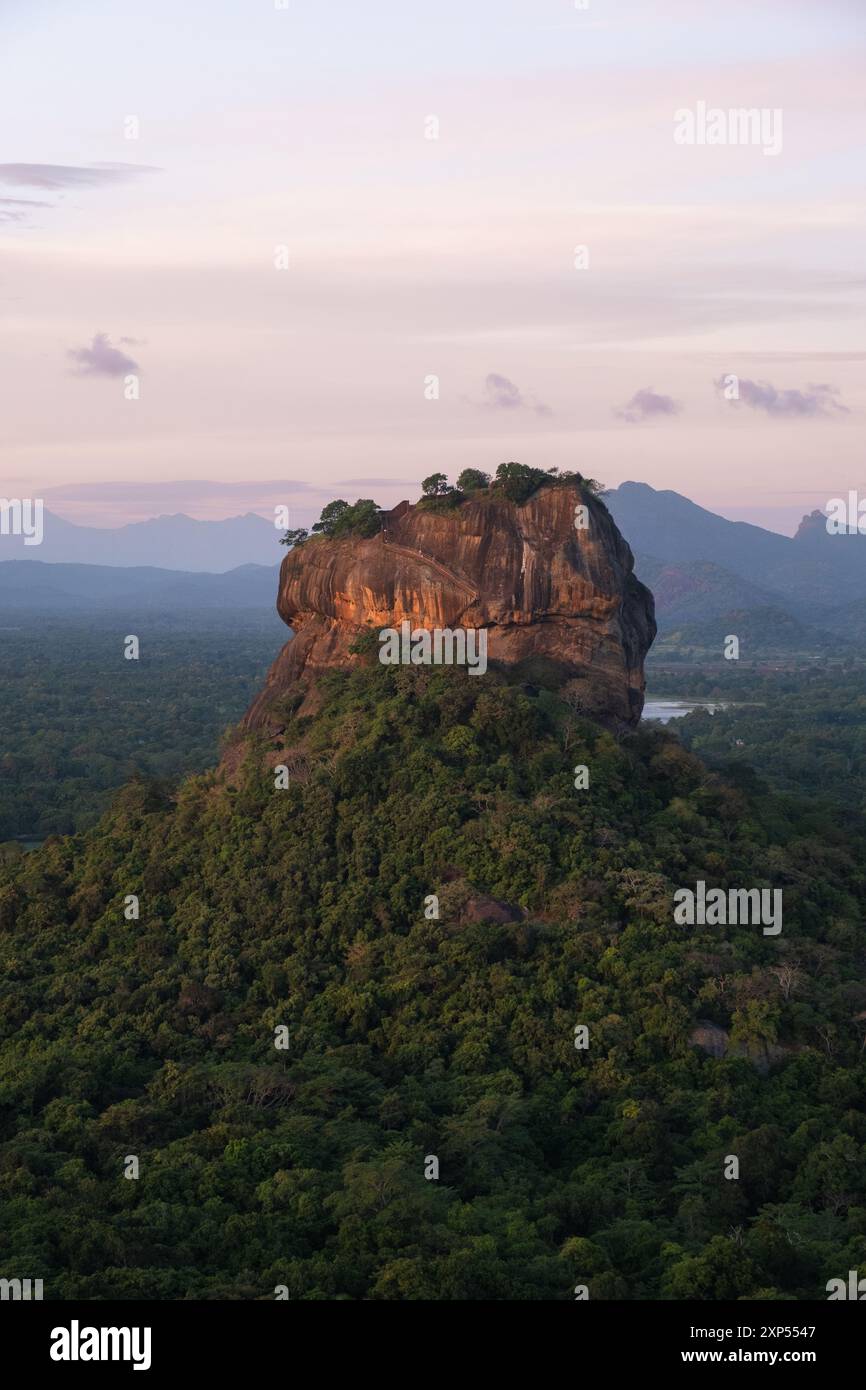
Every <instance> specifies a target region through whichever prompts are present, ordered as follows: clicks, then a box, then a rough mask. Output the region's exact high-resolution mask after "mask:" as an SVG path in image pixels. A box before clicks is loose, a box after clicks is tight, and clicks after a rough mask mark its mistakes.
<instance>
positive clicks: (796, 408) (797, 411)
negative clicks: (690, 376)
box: [713, 376, 850, 418]
mask: <svg viewBox="0 0 866 1390" xmlns="http://www.w3.org/2000/svg"><path fill="white" fill-rule="evenodd" d="M736 380H737V390H738V393H739V394H738V396H737V397H736V398H735V399H736V400H740V401H742V402H743V403H744V405H747V406H749V408H750V409H751V410H763V411H766V413H767V415H774V416H777V417H778V416H781V417H786V416H787V417H788V418H791V417H797V416H815V415H832V414H833V412H834V410H835V411H839V412H841V413H842V414H845V415H847V414H849V413H850V412H849V410H848V407H847V405H842V404H841V402H840V401H835V400H834V399H833V397H834V396H837V395H838V394H839V392H838V389H837V387H835V386H829V385H828V384H827V383H826V382H824V383H814V382H810V383H809V384H808V385H807V386H806V387H805V388H804V389H803V390H802V391H801V390H798V389H797V388H796V387H788V388H786V389H785V390H783V391H780V390H779V389H778V388H777V387H775V386H773V385H772V384H771V383H770V382H769V381H750V380H749V378H748V377H742V376H741V377H738V378H736ZM730 382H731V378H730V377H727V376H720V377H719V378H718V379H717V380H716V381H715V382H714V383H713V385H714V386H715V388H716V390H717V391H719V392H725V391H726V390H727V389H728V387H729V384H730ZM727 399H731V398H730V397H729V396H728V397H727ZM732 404H733V401H732Z"/></svg>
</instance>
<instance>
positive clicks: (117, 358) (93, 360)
mask: <svg viewBox="0 0 866 1390" xmlns="http://www.w3.org/2000/svg"><path fill="white" fill-rule="evenodd" d="M67 356H68V357H71V358H72V360H73V362H77V363H78V366H79V371H78V373H77V375H78V376H123V375H124V374H125V373H126V372H137V371H138V363H137V362H136V361H135V360H134V359H133V358H132V357H127V355H126V353H125V352H121V351H120V348H116V347H112V346H111V340H110V338H109V336H108V334H107V333H95V334H94V337H93V342H92V343H91V344H90V347H82V348H70V349H69V352H68V353H67Z"/></svg>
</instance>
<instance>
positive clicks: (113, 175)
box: [0, 0, 866, 531]
mask: <svg viewBox="0 0 866 1390" xmlns="http://www.w3.org/2000/svg"><path fill="white" fill-rule="evenodd" d="M74 9H75V13H74V14H73V13H69V12H65V13H61V12H58V10H57V7H56V6H54V5H49V4H47V3H45V0H30V3H28V4H27V5H25V4H23V3H21V4H19V3H17V0H12V3H11V4H8V5H4V9H3V13H2V16H0V42H2V43H3V49H4V53H5V55H6V58H7V67H8V72H9V77H8V80H6V81H4V90H3V92H2V94H0V102H2V104H3V106H4V107H5V108H6V109H5V110H4V112H3V115H4V117H5V119H4V120H3V129H4V132H5V135H6V139H5V142H4V152H3V154H2V156H0V312H2V319H3V327H4V332H3V334H2V340H0V372H2V380H3V385H4V392H3V398H4V399H3V412H2V424H0V429H2V440H3V446H4V447H3V463H2V469H0V489H2V494H3V495H7V496H12V495H15V496H23V495H28V496H29V495H43V496H45V498H46V502H47V503H48V505H49V506H50V507H51V508H52V509H53V510H56V511H58V512H59V513H60V514H61V515H64V516H67V517H68V518H69V519H70V520H77V521H87V522H95V523H97V524H116V523H117V522H119V521H122V520H125V519H135V518H138V517H141V516H144V515H153V514H155V513H159V512H163V511H180V510H184V511H188V512H189V513H191V514H192V515H196V516H216V515H220V516H227V515H234V514H237V513H238V512H243V511H247V510H263V511H267V510H268V509H269V508H270V507H271V506H272V505H273V504H274V502H275V501H283V502H286V503H288V504H289V505H290V507H291V508H292V512H293V516H294V517H295V518H296V519H297V521H298V523H299V524H303V523H304V522H306V521H309V520H310V519H311V517H313V516H315V515H317V514H318V510H319V509H320V507H321V505H322V503H323V502H324V501H327V500H328V499H329V498H330V497H332V496H335V495H344V496H347V497H349V498H350V500H351V499H352V498H353V497H354V496H358V495H361V496H375V497H376V499H377V500H378V501H380V502H382V503H386V504H387V503H390V502H393V501H396V500H398V499H399V498H400V497H403V496H411V495H412V494H413V490H414V491H416V492H417V483H418V481H419V480H420V479H421V478H422V477H424V476H425V475H426V474H427V473H429V472H432V471H434V470H438V469H441V470H443V471H445V472H447V473H449V474H450V475H451V476H452V477H454V476H456V474H457V473H458V472H459V471H460V470H461V469H462V468H464V467H467V466H478V467H481V468H484V469H486V470H488V471H492V470H493V469H495V467H496V465H497V463H499V462H501V461H503V460H505V459H519V460H521V461H523V462H527V463H532V464H534V465H537V466H540V467H550V466H552V465H559V466H562V467H569V468H574V467H577V468H581V469H583V471H585V472H587V473H589V474H591V475H593V476H595V477H599V478H601V479H602V480H603V481H605V482H606V483H607V484H609V485H615V484H617V483H619V482H620V481H622V480H623V479H626V478H635V479H640V480H643V481H646V482H648V483H650V484H652V485H653V486H656V487H668V488H674V489H676V490H677V491H680V492H683V493H686V494H687V495H688V496H690V497H693V498H694V499H695V500H696V501H699V502H701V503H702V504H703V505H705V506H709V507H712V508H714V509H716V510H719V511H721V512H723V513H724V514H726V515H729V516H736V517H745V518H748V519H753V520H757V521H759V522H760V523H762V524H765V525H771V526H775V527H776V528H777V529H780V530H788V531H790V530H792V529H793V528H794V526H795V524H796V519H797V517H799V516H800V515H801V514H802V513H803V512H804V511H808V510H811V509H812V508H813V507H815V506H823V505H824V504H825V502H826V500H827V498H828V497H829V496H832V495H834V494H835V493H838V492H840V491H842V492H844V491H847V489H849V488H860V489H861V490H862V489H863V488H864V486H866V465H864V461H863V449H862V442H863V433H862V420H863V418H864V416H863V412H864V408H866V390H864V384H863V380H864V371H863V368H864V361H866V342H864V334H863V326H862V325H863V322H864V313H863V310H864V303H863V300H864V284H866V280H864V275H863V266H862V262H863V247H864V244H866V236H864V233H866V209H864V197H863V192H862V180H861V178H860V176H859V172H858V171H859V170H860V169H862V164H863V144H864V125H866V122H864V98H863V92H864V83H863V72H864V20H866V13H864V7H863V6H862V5H860V4H855V3H853V2H852V3H848V0H828V3H824V4H823V5H821V6H816V5H814V4H801V3H796V2H795V0H792V3H785V4H782V3H779V4H770V3H767V2H766V0H763V2H762V0H756V3H753V4H745V3H738V2H737V3H732V4H728V5H726V6H724V7H710V6H707V7H702V6H699V5H697V6H696V5H693V4H688V5H686V4H673V5H672V4H670V3H664V4H662V3H655V0H644V3H642V4H640V5H638V4H635V3H621V4H607V3H603V0H593V3H591V5H590V7H589V8H588V9H587V10H578V9H577V8H576V7H575V5H574V4H573V3H569V0H525V2H524V0H502V2H501V3H494V0H477V3H473V5H471V6H468V5H466V4H457V3H452V0H447V2H446V3H440V4H438V5H437V6H435V7H433V8H432V9H430V8H429V7H427V6H421V5H411V4H410V5H406V4H404V5H402V6H398V5H397V4H396V3H391V2H390V0H388V3H386V0H380V3H371V4H369V5H365V6H363V7H359V6H357V5H354V4H351V3H349V0H345V3H337V4H331V5H328V6H320V5H313V4H312V3H305V0H290V4H289V7H288V9H287V10H285V11H281V10H277V9H276V8H275V7H274V6H273V4H271V3H268V0H263V3H261V4H254V5H248V4H243V5H241V4H239V3H234V2H233V0H190V3H189V4H186V5H184V6H183V8H182V11H180V12H179V11H178V7H177V6H176V4H174V3H173V0H172V3H169V0H152V3H151V4H149V5H148V6H147V7H139V6H117V5H114V4H109V3H108V0H83V2H82V3H81V4H78V5H76V6H75V7H74ZM704 10H705V13H700V12H701V11H704ZM696 11H698V13H696ZM179 16H180V17H179ZM699 101H705V102H707V103H709V104H710V105H712V106H717V107H721V108H728V107H741V106H750V107H751V106H754V107H767V108H770V109H778V110H780V111H781V112H782V114H783V131H784V141H783V147H782V150H781V152H780V153H779V154H778V155H777V156H775V157H772V156H771V157H768V156H766V155H765V154H764V153H763V151H762V149H761V148H757V147H748V146H738V147H733V146H732V147H726V148H718V147H714V148H710V147H706V146H704V147H695V146H692V147H683V146H680V145H677V144H676V143H675V141H674V139H673V129H674V111H675V110H676V109H677V108H692V107H694V106H695V104H696V103H697V102H699ZM431 116H435V117H436V119H437V120H438V123H439V130H438V139H435V140H431V139H426V138H425V131H426V132H428V133H429V131H430V128H431V126H430V121H429V118H430V117H431ZM130 117H135V118H136V120H137V122H138V130H137V138H136V139H128V138H126V133H127V132H128V131H129V130H130V123H129V118H130ZM13 132H14V135H13ZM119 166H127V167H119ZM128 166H132V167H128ZM52 171H53V172H52ZM88 171H89V172H88ZM577 245H585V246H587V247H588V250H589V268H588V269H585V270H577V269H575V267H574V248H575V247H576V246H577ZM280 246H286V247H287V248H288V262H289V265H288V269H287V270H281V269H277V268H275V265H274V255H275V248H277V247H280ZM98 334H104V335H106V337H105V338H104V339H98V338H97V337H96V335H98ZM74 353H78V354H79V355H78V356H77V357H76V356H71V355H70V354H74ZM114 353H118V354H120V356H114ZM124 359H127V361H128V363H131V364H134V366H135V371H136V374H137V375H138V376H139V378H140V399H138V400H127V399H125V398H124V379H125V376H126V375H127V372H126V371H124V370H123V362H124ZM115 369H116V370H115ZM731 372H734V373H737V374H738V375H739V376H740V377H741V378H742V379H744V380H748V381H751V382H754V383H764V384H765V386H764V387H762V388H761V389H760V390H758V391H756V393H755V401H756V403H753V404H751V405H750V404H747V403H745V402H744V401H742V400H741V401H740V402H739V403H738V404H736V405H734V406H731V405H730V404H729V403H727V402H725V401H724V400H721V399H720V398H719V395H718V393H717V391H716V390H715V388H714V385H713V383H714V381H716V380H717V379H718V378H719V377H720V376H722V375H724V374H727V373H731ZM491 374H494V375H496V376H499V377H502V378H505V379H507V381H508V382H510V383H512V384H513V386H514V388H516V392H512V393H511V394H510V395H507V394H506V395H503V394H502V393H501V392H499V393H497V392H495V391H493V392H491V390H490V388H489V387H487V386H485V382H486V381H487V379H488V378H489V377H490V376H491ZM431 375H435V376H437V377H438V378H439V397H438V399H436V400H428V399H425V393H424V386H425V379H426V378H428V377H429V376H431ZM822 386H829V387H832V388H833V389H834V392H835V394H827V393H823V394H822V393H821V392H820V390H818V389H817V388H820V387H822ZM770 388H775V389H776V391H777V392H779V393H785V392H788V393H793V394H789V395H788V396H785V395H781V396H779V397H778V400H779V401H780V402H781V404H780V405H779V406H778V407H777V408H776V409H775V410H772V409H769V408H767V404H766V402H767V401H768V400H769V399H770V394H769V391H770ZM643 391H650V392H653V393H655V394H656V395H657V396H659V397H667V398H669V399H670V401H672V402H673V403H674V405H673V407H672V408H671V409H670V410H669V411H668V412H667V413H663V412H661V411H660V412H658V413H654V414H650V415H648V416H647V418H645V419H638V420H637V421H633V422H631V423H630V422H629V421H628V420H627V419H624V418H622V415H621V414H618V413H617V412H621V411H623V408H624V407H625V406H626V404H627V402H629V401H630V400H632V398H633V397H634V396H635V394H636V393H638V392H643ZM840 406H841V407H844V408H841V409H840V408H839V407H840ZM626 413H628V412H626ZM197 480H199V481H201V480H210V481H211V482H212V483H215V484H218V485H220V484H231V485H232V486H230V487H224V486H216V487H210V488H201V487H196V486H195V484H196V481H197ZM289 480H292V481H291V482H290V481H289ZM368 480H375V482H371V481H368ZM179 481H183V484H184V485H183V486H182V487H178V486H176V484H177V483H178V482H179ZM81 484H95V485H97V486H95V487H90V488H81V487H79V486H77V485H81ZM160 484H164V485H165V486H164V487H163V488H160V487H159V486H157V485H160ZM119 485H122V486H119ZM138 485H141V486H138ZM234 485H238V486H234ZM52 490H54V491H52ZM58 490H59V491H58Z"/></svg>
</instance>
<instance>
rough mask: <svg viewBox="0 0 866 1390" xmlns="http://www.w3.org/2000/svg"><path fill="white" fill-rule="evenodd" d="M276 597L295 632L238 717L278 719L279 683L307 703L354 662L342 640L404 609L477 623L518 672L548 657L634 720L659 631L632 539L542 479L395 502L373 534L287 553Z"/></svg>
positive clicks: (432, 618) (586, 701) (601, 708)
mask: <svg viewBox="0 0 866 1390" xmlns="http://www.w3.org/2000/svg"><path fill="white" fill-rule="evenodd" d="M581 506H585V507H586V508H587V512H588V515H586V516H584V517H581V516H580V513H579V511H578V510H577V509H579V508H580V507H581ZM580 520H583V521H585V523H586V524H585V525H584V526H582V527H581V526H580V525H579V524H576V522H579V521H580ZM277 608H278V611H279V613H280V615H281V617H282V618H283V619H284V620H285V622H286V623H287V624H288V625H289V626H290V627H291V628H292V630H293V632H294V636H293V637H292V639H291V640H290V641H289V642H288V643H287V644H286V646H285V647H284V648H283V650H282V652H281V653H280V655H279V656H278V658H277V660H276V661H275V662H274V664H273V666H272V667H271V670H270V672H269V674H268V678H267V682H266V685H265V687H264V689H263V691H262V692H261V694H260V695H259V696H258V698H257V699H256V700H255V701H254V703H253V705H252V706H251V708H250V710H249V711H248V713H247V715H246V718H245V721H244V722H245V725H246V727H247V728H250V729H261V730H263V731H266V732H277V731H278V726H279V724H280V722H281V720H282V722H284V720H285V715H284V714H282V715H281V714H280V712H279V711H278V709H277V706H278V705H279V703H280V696H281V695H285V694H286V693H287V692H289V691H290V690H291V691H293V692H295V695H296V696H297V695H298V694H299V693H302V696H303V702H302V704H301V705H300V709H301V710H302V712H304V713H309V712H311V711H312V710H314V709H315V708H316V705H317V703H318V700H317V693H316V679H317V676H318V675H319V674H320V673H321V672H322V671H325V670H330V669H332V668H334V667H342V666H350V665H352V663H354V662H356V661H358V660H359V659H360V658H359V657H358V656H357V655H355V654H353V653H352V652H351V651H350V648H351V647H352V645H353V644H354V643H355V642H356V641H357V639H358V637H359V636H360V635H361V634H362V633H363V632H364V630H365V629H368V628H369V627H371V626H372V628H373V629H375V630H379V629H385V628H396V627H399V625H400V624H401V622H402V621H403V620H404V619H406V620H408V621H409V622H410V623H411V624H412V626H413V628H427V629H434V628H451V629H455V628H464V629H484V630H485V631H486V634H487V653H488V662H489V663H490V664H491V665H493V664H494V663H497V662H499V663H505V664H507V665H509V666H525V668H526V670H527V679H531V672H532V669H533V667H534V668H535V669H538V667H539V663H540V662H541V663H543V664H544V665H545V668H549V669H552V668H553V667H555V668H556V669H557V670H558V671H560V672H561V675H562V679H563V681H566V680H571V681H574V680H577V681H578V682H579V686H578V687H577V688H578V689H579V696H580V701H581V706H582V708H583V709H584V710H585V711H586V712H587V714H589V715H590V716H592V717H594V718H597V719H599V720H602V721H604V722H606V723H609V724H611V725H614V726H617V725H619V726H626V725H634V724H636V723H637V722H638V720H639V719H640V714H641V709H642V708H643V699H644V685H645V682H644V673H643V662H644V657H645V656H646V653H647V651H648V649H649V647H650V644H651V643H652V640H653V638H654V636H655V631H656V625H655V617H654V605H653V598H652V594H651V593H650V592H649V590H648V589H646V588H645V587H644V585H643V584H641V583H640V582H639V581H638V580H637V579H636V578H635V576H634V573H633V559H632V553H631V550H630V549H629V547H628V545H627V544H626V542H625V541H624V540H623V538H622V536H621V534H620V532H619V531H618V530H617V527H616V525H615V523H614V521H613V519H612V517H611V516H610V514H609V513H608V511H607V509H606V508H605V506H604V505H603V504H602V503H601V502H599V501H597V500H596V499H595V498H592V497H590V496H588V495H585V494H583V493H582V492H581V491H580V490H579V489H578V488H577V487H548V488H543V489H542V490H541V491H539V492H537V493H536V494H535V495H534V496H533V497H531V498H530V499H529V501H527V502H525V503H524V504H523V505H521V506H518V505H515V504H514V503H511V502H508V501H507V500H505V499H503V498H501V497H498V496H495V495H493V494H489V495H485V496H484V497H483V498H482V499H481V500H478V501H469V502H465V503H464V504H463V505H462V506H461V507H458V508H455V509H454V510H452V511H449V512H445V513H436V512H430V511H426V510H424V509H423V508H418V507H413V506H410V504H409V503H408V502H401V503H400V505H399V506H398V507H395V508H394V509H393V511H390V512H383V513H382V530H381V532H380V533H379V534H378V535H377V536H375V537H373V539H371V540H362V539H357V538H349V539H343V540H328V539H324V538H320V537H316V538H314V539H311V540H309V541H306V542H304V544H302V545H300V546H298V547H297V548H295V549H294V550H292V551H290V552H289V554H288V555H287V556H286V558H285V560H284V561H283V564H282V567H281V570H280V585H279V595H278V599H277Z"/></svg>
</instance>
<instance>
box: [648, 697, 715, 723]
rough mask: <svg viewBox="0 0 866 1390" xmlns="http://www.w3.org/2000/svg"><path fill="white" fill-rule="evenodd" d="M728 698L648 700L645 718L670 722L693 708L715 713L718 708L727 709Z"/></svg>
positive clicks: (688, 712) (680, 717)
mask: <svg viewBox="0 0 866 1390" xmlns="http://www.w3.org/2000/svg"><path fill="white" fill-rule="evenodd" d="M727 704H728V701H726V700H647V701H646V703H645V705H644V707H643V718H644V719H657V720H658V721H659V723H660V724H669V723H670V721H671V720H672V719H682V717H683V715H684V714H691V712H692V710H693V709H705V710H708V711H709V713H710V714H715V712H716V710H717V709H725V708H726V707H727Z"/></svg>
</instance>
